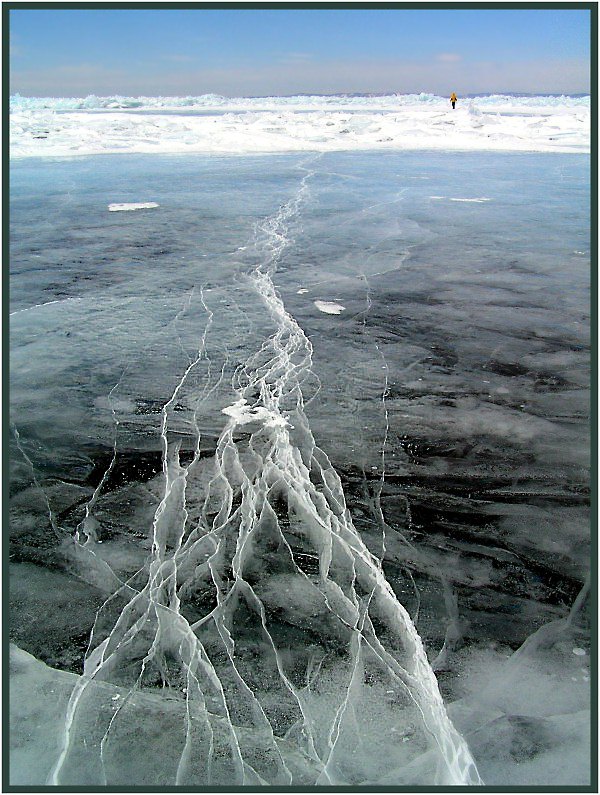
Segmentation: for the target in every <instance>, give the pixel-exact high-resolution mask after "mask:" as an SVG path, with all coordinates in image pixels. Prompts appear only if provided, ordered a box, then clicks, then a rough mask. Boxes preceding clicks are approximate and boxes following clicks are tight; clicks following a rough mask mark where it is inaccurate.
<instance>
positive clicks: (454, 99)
mask: <svg viewBox="0 0 600 795" xmlns="http://www.w3.org/2000/svg"><path fill="white" fill-rule="evenodd" d="M457 99H458V97H457V96H456V94H455V93H454V91H453V92H452V94H451V95H450V102H456V100H457Z"/></svg>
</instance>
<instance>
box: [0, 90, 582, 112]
mask: <svg viewBox="0 0 600 795" xmlns="http://www.w3.org/2000/svg"><path fill="white" fill-rule="evenodd" d="M467 99H468V98H464V101H467ZM474 99H475V101H476V103H477V105H480V106H487V105H498V104H505V105H511V106H518V107H523V108H527V107H540V106H550V107H565V108H578V107H581V108H589V107H590V101H591V97H590V96H576V97H573V96H567V95H561V96H531V97H530V96H527V97H518V96H517V97H513V96H508V95H504V94H489V95H486V96H481V97H476V98H474ZM469 101H471V99H469ZM460 102H461V98H460V97H459V104H460ZM415 104H419V105H442V104H443V105H444V106H446V105H447V104H448V98H447V97H440V96H437V95H435V94H427V93H421V94H388V95H383V96H356V95H352V96H349V95H347V94H331V95H322V96H321V95H296V96H289V97H277V96H273V97H223V96H221V95H219V94H202V95H201V96H198V97H190V96H188V97H122V96H118V95H116V96H111V97H97V96H95V95H94V94H90V95H89V96H87V97H22V96H20V95H19V94H14V95H13V96H11V97H10V110H11V111H23V110H102V109H105V110H119V109H129V110H135V109H140V108H155V109H167V108H189V109H192V108H198V109H203V108H225V107H229V106H232V107H242V108H247V109H249V110H253V109H259V108H273V107H277V108H281V109H284V108H286V107H288V108H290V109H293V108H298V107H314V108H315V109H319V108H328V107H332V106H336V107H337V106H344V107H349V108H365V109H373V110H376V109H380V108H381V109H389V108H390V107H401V106H406V105H415Z"/></svg>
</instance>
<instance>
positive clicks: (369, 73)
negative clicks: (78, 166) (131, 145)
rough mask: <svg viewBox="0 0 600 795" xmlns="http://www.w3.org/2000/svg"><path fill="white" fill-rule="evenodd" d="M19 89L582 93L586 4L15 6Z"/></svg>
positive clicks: (78, 92)
mask: <svg viewBox="0 0 600 795" xmlns="http://www.w3.org/2000/svg"><path fill="white" fill-rule="evenodd" d="M9 29H10V85H11V94H14V93H17V92H18V93H20V94H21V95H23V96H44V97H49V96H55V97H65V96H76V97H83V96H88V95H89V94H96V95H98V96H114V95H121V96H199V95H201V94H209V93H214V94H222V95H224V96H232V97H235V96H238V97H241V96H269V95H290V94H295V93H318V94H333V93H418V92H425V93H434V94H440V95H447V94H449V93H450V92H451V91H456V92H457V93H458V94H459V95H460V94H462V95H465V94H469V93H506V92H522V93H534V94H536V93H558V94H560V93H571V94H573V93H586V92H589V91H590V44H589V40H590V12H589V11H588V10H585V9H583V10H582V9H566V10H559V9H551V8H536V9H495V8H492V7H490V8H482V9H468V10H458V9H452V8H448V9H442V10H434V9H427V8H426V7H424V8H419V9H414V10H413V9H392V8H388V9H369V8H367V9H352V8H339V9H333V10H327V9H301V8H293V7H292V8H285V9H281V10H277V9H267V10H261V9H240V10H238V9H202V8H199V9H192V8H187V9H175V8H173V9H171V8H166V9H163V10H161V9H147V8H143V7H141V8H139V9H133V10H129V9H119V8H111V9H102V10H96V9H91V8H90V9H67V10H63V9H56V8H51V7H49V8H43V9H37V10H36V9H18V8H17V9H12V10H11V11H10V19H9Z"/></svg>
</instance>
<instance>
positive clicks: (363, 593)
mask: <svg viewBox="0 0 600 795" xmlns="http://www.w3.org/2000/svg"><path fill="white" fill-rule="evenodd" d="M114 205H120V206H122V207H129V209H132V207H134V206H137V209H135V211H134V212H113V211H111V209H110V208H111V206H114ZM11 208H12V209H11V271H10V335H11V336H10V344H11V359H10V368H11V370H10V381H11V406H10V411H11V414H10V419H11V429H10V430H11V433H10V448H11V449H10V456H11V460H10V464H11V481H10V489H11V553H10V575H11V578H10V609H11V617H12V621H11V630H10V631H11V640H12V641H14V643H15V644H16V645H15V647H14V648H13V651H12V655H11V665H12V668H11V681H12V696H11V722H12V727H11V747H12V749H13V750H12V761H11V783H13V784H23V785H39V784H44V783H51V784H60V785H77V786H88V785H103V784H108V785H115V786H116V785H125V784H127V785H130V784H134V785H139V786H141V787H143V786H146V785H151V784H152V785H164V786H172V785H174V784H178V785H190V786H192V785H207V786H211V785H220V786H234V785H239V784H246V785H256V784H273V785H276V786H283V785H286V784H290V783H292V784H295V785H300V786H303V785H314V784H318V785H324V786H327V785H332V784H336V785H354V786H356V785H363V786H370V785H391V786H401V785H405V786H414V785H434V784H445V785H448V784H477V783H479V782H480V781H481V780H483V781H484V782H485V783H486V784H490V785H493V784H515V785H519V784H523V785H541V786H544V785H549V784H555V785H559V784H565V785H568V784H584V783H588V782H589V769H590V768H589V766H590V746H589V728H590V717H589V686H590V685H589V679H590V674H589V662H590V658H589V622H588V616H587V601H586V593H587V588H588V572H589V565H590V553H589V541H590V537H589V536H590V532H589V470H588V468H589V446H590V444H589V443H590V438H589V426H588V421H589V420H588V418H589V332H590V324H589V321H590V317H589V302H590V297H589V281H590V250H589V160H588V158H587V157H586V156H584V155H572V154H557V153H553V154H551V155H550V154H525V153H490V152H487V153H485V152H477V153H473V152H471V153H469V152H454V153H445V152H444V153H442V152H438V153H436V152H384V153H381V152H370V153H368V152H355V153H343V152H338V153H334V152H330V153H325V154H320V155H315V154H306V153H304V154H299V153H296V154H285V155H283V154H281V155H263V156H250V155H247V156H245V157H233V156H226V157H218V156H214V155H213V156H211V157H207V156H200V155H195V156H177V155H163V156H161V157H156V156H146V155H129V154H123V155H119V156H117V157H106V156H97V157H86V158H80V159H73V160H71V159H47V158H42V157H39V158H25V159H22V160H18V161H15V162H13V164H12V166H11ZM57 725H58V726H59V727H61V728H60V730H59V731H58V732H57V730H56V727H57Z"/></svg>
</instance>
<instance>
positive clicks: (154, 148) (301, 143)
mask: <svg viewBox="0 0 600 795" xmlns="http://www.w3.org/2000/svg"><path fill="white" fill-rule="evenodd" d="M10 135H11V139H10V140H11V156H12V157H25V156H43V155H48V156H73V155H85V154H98V153H109V152H113V153H117V152H138V153H159V152H164V153H167V152H168V153H190V152H215V153H229V154H243V153H260V152H264V153H266V152H293V151H326V152H331V151H340V150H343V151H348V150H366V149H371V150H394V149H405V150H406V149H437V150H443V151H457V150H467V151H468V150H495V151H529V152H551V151H554V152H589V147H590V98H589V97H508V96H486V97H474V98H471V99H464V100H460V101H459V104H458V107H457V108H456V110H452V108H450V106H449V103H448V101H447V100H446V99H444V98H443V97H436V96H433V95H431V94H420V95H419V94H413V95H395V96H387V97H344V96H331V97H271V98H237V99H236V98H225V97H215V96H213V95H208V96H206V97H196V98H194V97H171V98H168V97H167V98H148V97H137V98H123V97H88V98H82V99H36V98H26V97H19V96H15V97H11V102H10Z"/></svg>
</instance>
